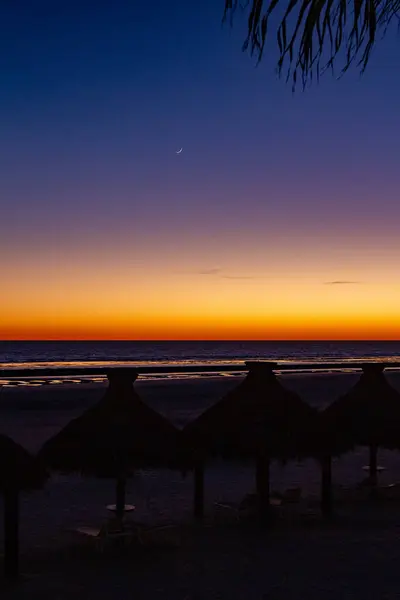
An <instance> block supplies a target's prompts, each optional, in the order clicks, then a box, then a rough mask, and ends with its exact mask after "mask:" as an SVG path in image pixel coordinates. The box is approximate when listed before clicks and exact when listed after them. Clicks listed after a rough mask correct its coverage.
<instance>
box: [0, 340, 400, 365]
mask: <svg viewBox="0 0 400 600" xmlns="http://www.w3.org/2000/svg"><path fill="white" fill-rule="evenodd" d="M251 359H258V360H272V361H279V362H282V363H299V362H307V363H314V362H315V363H321V362H335V361H339V362H346V363H349V366H351V362H355V361H361V360H366V361H367V360H378V361H387V362H395V361H400V341H390V342H385V341H384V342H377V341H369V342H365V341H362V342H360V341H356V342H337V341H333V342H329V341H328V342H325V341H323V342H320V341H318V342H309V341H305V342H301V341H296V342H286V341H285V342H278V341H274V342H267V341H266V342H259V341H256V342H251V341H245V342H243V341H238V342H235V341H228V342H227V341H221V342H214V341H212V342H209V341H206V342H201V341H199V342H198V341H196V342H165V341H162V342H137V341H132V342H129V341H123V342H118V341H116V342H115V341H111V342H110V341H94V342H66V341H63V342H56V341H54V342H52V341H51V342H47V341H45V342H29V341H26V342H9V341H0V369H6V368H33V369H34V368H43V367H58V368H62V367H77V368H82V367H95V366H96V367H108V366H116V365H119V366H144V365H146V366H147V365H154V366H160V365H165V366H169V365H171V366H174V365H180V366H187V367H190V366H191V365H194V364H197V365H204V366H205V367H206V366H207V365H216V366H218V365H226V364H240V363H241V362H242V361H244V360H251Z"/></svg>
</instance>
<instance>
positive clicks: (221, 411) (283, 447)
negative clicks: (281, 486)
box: [184, 361, 317, 459]
mask: <svg viewBox="0 0 400 600" xmlns="http://www.w3.org/2000/svg"><path fill="white" fill-rule="evenodd" d="M246 366H247V367H248V368H249V372H248V374H247V376H246V377H245V379H244V381H242V382H241V383H240V384H239V385H238V386H237V387H236V388H235V389H233V390H232V391H230V392H229V393H228V394H227V395H226V396H225V397H224V398H222V400H220V401H219V402H218V403H217V404H215V405H213V406H211V407H210V408H209V409H208V410H206V411H205V412H204V413H203V414H202V415H200V416H199V417H198V418H197V419H196V420H195V421H193V422H192V423H189V424H188V425H187V426H186V427H185V429H184V434H185V437H186V439H187V441H188V444H189V445H191V446H192V447H195V448H198V449H200V453H201V451H205V452H208V453H210V454H217V455H221V456H225V457H228V458H229V457H232V458H246V457H255V456H256V455H258V454H260V453H263V454H265V455H267V456H269V457H270V458H280V459H285V458H290V457H291V456H301V455H308V454H310V453H311V452H312V439H313V438H312V434H313V432H314V430H315V423H316V418H317V411H316V410H315V409H313V408H312V407H311V406H309V405H308V404H307V403H306V402H304V401H303V400H302V399H301V398H300V396H299V395H298V394H296V393H295V392H292V391H291V390H288V389H286V388H285V387H284V386H283V385H282V384H281V383H280V382H279V380H278V379H277V377H276V375H275V374H274V372H273V369H274V368H277V365H276V363H270V362H261V361H260V362H246Z"/></svg>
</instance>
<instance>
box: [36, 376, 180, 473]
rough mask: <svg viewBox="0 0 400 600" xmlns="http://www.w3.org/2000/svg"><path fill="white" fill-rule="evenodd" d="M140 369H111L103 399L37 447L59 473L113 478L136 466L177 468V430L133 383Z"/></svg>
mask: <svg viewBox="0 0 400 600" xmlns="http://www.w3.org/2000/svg"><path fill="white" fill-rule="evenodd" d="M137 376H138V374H137V372H136V371H133V370H132V369H113V370H112V371H110V372H109V373H108V380H109V387H108V389H107V391H106V393H105V395H104V396H103V398H102V399H101V400H100V401H99V402H98V403H97V404H96V405H94V406H92V407H91V408H89V409H88V410H86V411H85V412H84V413H83V414H82V415H81V416H79V417H78V418H76V419H73V420H72V421H71V422H70V423H68V425H66V427H64V429H62V430H61V431H60V432H59V433H58V434H57V435H55V436H54V437H53V438H51V439H50V440H48V441H47V442H46V443H45V444H44V446H43V447H42V449H41V451H40V456H41V457H43V458H44V460H45V462H46V464H48V465H49V466H50V467H51V468H53V469H55V470H59V471H61V472H80V473H82V474H85V475H95V476H98V477H116V476H118V475H121V474H122V473H129V472H130V471H131V470H132V469H134V468H140V467H176V466H177V465H178V463H179V461H180V459H181V455H180V451H181V432H180V431H179V430H178V429H177V428H176V427H174V425H172V423H170V422H169V421H168V420H167V419H166V418H165V417H163V416H162V415H160V414H159V413H157V412H156V411H155V410H153V409H152V408H150V407H149V406H147V405H146V404H145V403H144V402H143V401H142V400H141V399H140V397H139V395H138V393H137V392H136V391H135V390H134V388H133V385H132V384H133V382H134V381H135V380H136V378H137Z"/></svg>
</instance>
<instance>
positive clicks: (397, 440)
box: [321, 363, 400, 491]
mask: <svg viewBox="0 0 400 600" xmlns="http://www.w3.org/2000/svg"><path fill="white" fill-rule="evenodd" d="M385 366H386V365H384V364H382V363H366V364H364V365H363V367H362V370H363V373H362V375H361V377H360V379H359V381H358V382H357V383H356V384H355V386H354V387H353V388H352V389H351V390H350V391H349V392H348V393H347V394H345V395H343V396H341V397H340V398H339V399H338V400H336V401H335V402H333V403H332V404H331V405H330V406H328V407H327V408H326V409H325V410H324V411H323V413H322V416H321V417H322V422H323V430H324V433H325V436H326V437H325V443H329V444H330V445H331V448H332V449H335V450H336V451H340V450H344V449H349V448H350V447H351V446H368V447H369V472H370V482H371V489H372V491H374V489H375V488H376V484H377V451H378V448H379V447H382V448H388V449H395V448H399V447H400V394H399V392H397V390H395V389H394V388H393V387H392V386H391V385H390V384H389V382H388V381H387V379H386V377H385V376H384V374H383V371H384V369H385Z"/></svg>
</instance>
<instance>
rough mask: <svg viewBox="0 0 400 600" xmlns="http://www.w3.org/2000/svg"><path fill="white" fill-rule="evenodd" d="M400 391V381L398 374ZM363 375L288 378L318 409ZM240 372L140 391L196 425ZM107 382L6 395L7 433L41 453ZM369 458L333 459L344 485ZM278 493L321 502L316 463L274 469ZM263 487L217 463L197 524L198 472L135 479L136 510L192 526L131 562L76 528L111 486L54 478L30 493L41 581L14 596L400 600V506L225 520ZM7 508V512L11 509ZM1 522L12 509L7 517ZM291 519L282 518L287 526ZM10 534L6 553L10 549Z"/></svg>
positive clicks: (27, 509)
mask: <svg viewBox="0 0 400 600" xmlns="http://www.w3.org/2000/svg"><path fill="white" fill-rule="evenodd" d="M388 378H389V380H390V381H391V383H393V384H394V385H395V386H396V387H397V388H398V389H400V376H399V375H397V374H391V375H389V376H388ZM357 379H358V376H357V375H354V374H352V375H349V374H335V375H322V374H321V375H312V376H310V375H301V376H300V375H285V376H282V381H283V383H284V384H285V385H287V386H288V387H290V388H292V389H294V390H295V391H297V392H299V393H300V394H301V395H302V397H303V398H304V399H305V400H307V401H308V402H310V404H312V405H314V406H317V407H323V406H325V405H326V404H328V403H329V402H331V401H332V400H334V399H335V398H336V397H337V396H338V395H340V394H342V393H344V392H345V391H347V390H348V389H349V387H350V386H351V385H352V384H354V382H355V381H356V380H357ZM237 383H238V378H237V377H222V378H221V377H220V378H204V379H201V378H198V379H192V380H171V381H154V382H153V381H145V382H140V380H139V381H138V382H137V384H136V386H137V389H138V391H139V393H140V394H141V396H142V398H143V399H144V400H145V401H146V402H148V403H149V404H150V405H151V406H153V407H154V408H156V409H157V410H159V411H160V412H162V413H163V414H165V415H166V416H167V417H168V418H170V419H171V421H173V422H174V423H175V424H177V425H178V426H179V427H182V426H184V425H185V424H186V423H187V422H188V421H189V420H191V419H193V418H195V417H196V416H197V415H198V414H199V413H200V412H202V411H203V410H204V409H205V408H206V407H207V406H209V405H210V404H212V403H214V402H216V401H217V400H218V399H219V398H220V397H221V396H222V395H223V394H224V393H226V391H228V390H229V389H231V388H232V387H234V386H235V385H237ZM104 389H105V385H96V384H75V385H59V386H56V385H55V386H43V387H40V388H35V387H27V388H22V387H21V388H3V389H2V391H1V392H0V419H1V421H0V422H1V427H0V430H1V432H2V433H6V434H8V435H11V436H12V437H13V438H14V439H15V440H16V441H18V442H20V443H21V444H23V445H24V446H25V447H26V448H28V449H29V450H31V451H35V450H37V449H38V448H39V447H40V445H41V444H42V443H43V442H44V441H45V440H46V439H47V438H48V437H50V436H51V435H53V434H54V433H56V432H57V431H58V430H59V429H60V428H61V427H62V426H63V425H64V424H66V423H67V422H68V421H69V420H70V419H71V418H73V417H74V416H76V415H78V414H80V413H81V412H82V411H83V410H84V409H85V408H86V407H88V406H90V405H91V404H92V403H94V402H96V401H97V400H98V399H99V398H100V397H101V395H102V394H103V392H104ZM366 463H367V451H366V450H365V449H357V450H356V451H355V452H353V453H351V454H349V455H346V456H344V457H342V458H340V459H338V460H335V462H334V473H333V476H334V480H335V482H337V483H340V484H343V485H354V484H356V483H357V482H359V481H360V480H361V479H363V478H364V477H365V473H364V472H363V471H362V466H363V465H365V464H366ZM379 463H380V464H383V465H384V466H385V467H386V471H384V472H383V473H382V475H381V477H380V481H381V482H382V483H383V484H384V483H390V482H394V481H397V480H400V454H399V453H397V452H388V451H380V453H379ZM271 481H272V488H273V489H276V490H283V489H286V488H288V487H295V486H301V487H302V490H303V495H304V496H315V497H317V495H318V492H319V482H320V474H319V469H318V467H317V465H316V464H315V463H314V461H311V460H310V461H304V462H303V463H301V464H296V463H291V464H288V465H286V466H285V467H283V466H281V465H279V464H274V465H273V468H272V473H271ZM253 490H254V469H253V468H252V467H251V466H246V465H237V464H226V463H222V462H217V463H214V464H212V465H210V467H209V468H208V470H207V473H206V514H207V516H206V520H205V525H204V526H203V527H199V526H194V525H193V520H192V494H193V485H192V477H191V475H188V476H187V477H186V478H183V477H182V476H181V474H179V473H174V472H168V471H141V472H138V473H137V474H136V475H135V476H134V477H133V478H132V480H131V481H130V482H129V488H128V498H127V501H128V502H129V503H133V504H134V505H135V506H136V513H135V515H136V516H137V518H138V519H139V520H140V521H141V522H144V523H146V522H147V523H149V524H163V523H171V522H172V523H175V524H176V525H177V526H178V527H179V528H181V529H182V545H181V547H180V548H178V549H173V550H172V549H162V550H161V549H160V550H157V551H156V550H154V551H151V550H146V551H141V552H140V553H139V554H137V553H135V551H133V553H132V554H128V555H126V556H122V557H115V556H113V555H110V554H109V553H105V555H104V556H99V555H98V554H96V553H95V552H94V549H93V547H90V548H87V549H86V544H82V543H81V542H80V540H79V539H77V538H76V535H75V534H74V533H73V530H74V529H75V528H76V527H78V526H80V525H94V526H98V525H99V524H101V522H102V521H103V520H104V519H105V517H106V516H107V510H106V508H105V507H106V505H107V504H109V503H110V502H113V501H114V483H113V482H112V481H104V480H96V479H83V478H80V477H78V476H68V477H66V476H60V475H55V476H53V477H52V479H51V481H49V483H48V485H47V486H46V488H45V489H44V490H42V491H39V492H35V493H32V494H29V495H23V497H22V506H21V553H22V565H23V570H24V571H25V572H26V573H28V574H29V573H30V574H31V577H30V578H28V579H27V581H26V582H24V583H21V584H19V585H18V586H17V588H15V589H14V590H9V591H8V592H6V593H7V596H8V595H9V596H10V597H15V598H24V597H26V598H28V597H29V598H39V597H40V598H41V599H43V598H60V599H63V598H71V597H72V596H73V595H74V594H75V595H78V594H79V595H83V594H87V595H90V597H96V598H110V597H113V598H121V599H125V598H140V599H141V598H143V599H144V598H146V599H149V600H152V598H171V599H177V600H178V599H182V600H184V599H186V600H189V599H198V600H202V599H203V598H204V599H208V598H210V599H211V598H213V599H214V598H220V599H225V598H226V599H228V598H229V599H230V600H233V599H235V598H243V599H244V598H246V599H247V598H249V599H251V598H260V599H261V598H264V597H265V598H271V599H273V598H287V599H289V598H314V597H315V598H317V597H318V598H321V597H324V598H339V597H343V598H359V597H360V598H361V597H362V598H364V599H365V598H380V599H381V598H398V597H400V592H399V591H398V590H399V589H400V581H399V579H398V576H397V563H398V560H399V559H400V541H399V539H398V538H399V535H400V518H399V517H400V504H399V505H398V506H397V505H393V506H386V505H385V506H384V507H377V508H373V509H372V508H365V507H363V506H355V507H350V508H348V507H345V508H342V507H341V506H338V511H339V513H340V512H341V513H342V519H341V520H340V522H339V523H337V524H335V525H333V526H327V525H325V524H323V523H321V521H320V519H319V515H318V507H316V508H315V515H316V516H315V518H313V519H312V521H311V523H308V520H307V521H306V522H304V523H303V521H302V519H301V518H300V517H299V518H298V521H296V522H295V523H292V524H291V525H290V527H288V526H287V519H286V518H284V519H283V520H282V523H281V524H277V525H276V526H275V527H274V528H273V530H272V531H268V532H266V531H262V530H260V528H258V527H255V526H251V525H245V524H235V523H234V519H233V520H232V524H231V523H230V519H227V522H226V523H225V524H221V523H220V524H219V525H215V507H214V502H216V501H218V500H224V499H225V500H230V501H240V500H241V499H242V498H243V496H244V495H245V494H246V493H249V492H252V491H253ZM0 511H1V508H0ZM0 518H1V514H0ZM278 523H280V522H278ZM2 534H3V532H2V531H0V548H1V545H2V539H1V538H2Z"/></svg>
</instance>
